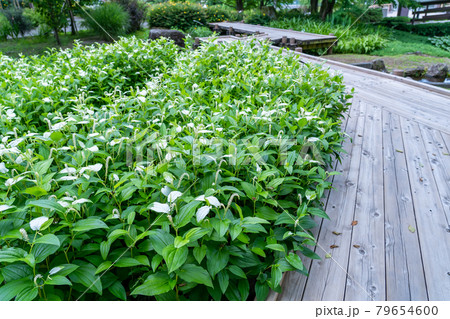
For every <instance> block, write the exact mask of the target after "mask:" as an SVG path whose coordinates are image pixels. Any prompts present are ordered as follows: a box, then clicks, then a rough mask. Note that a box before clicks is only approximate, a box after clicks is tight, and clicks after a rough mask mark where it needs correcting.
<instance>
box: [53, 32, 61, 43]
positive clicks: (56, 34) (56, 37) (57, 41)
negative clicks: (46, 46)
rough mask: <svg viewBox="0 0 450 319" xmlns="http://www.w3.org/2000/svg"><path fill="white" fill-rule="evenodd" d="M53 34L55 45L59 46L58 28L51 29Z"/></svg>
mask: <svg viewBox="0 0 450 319" xmlns="http://www.w3.org/2000/svg"><path fill="white" fill-rule="evenodd" d="M53 33H54V34H55V40H56V43H57V44H58V45H59V46H61V40H60V39H59V30H58V28H54V29H53Z"/></svg>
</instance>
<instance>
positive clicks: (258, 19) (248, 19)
mask: <svg viewBox="0 0 450 319" xmlns="http://www.w3.org/2000/svg"><path fill="white" fill-rule="evenodd" d="M270 21H272V19H271V18H270V17H269V16H268V15H267V14H265V13H262V12H261V11H259V10H253V11H249V12H248V13H246V14H245V17H244V22H245V23H248V24H260V25H268V24H269V23H270Z"/></svg>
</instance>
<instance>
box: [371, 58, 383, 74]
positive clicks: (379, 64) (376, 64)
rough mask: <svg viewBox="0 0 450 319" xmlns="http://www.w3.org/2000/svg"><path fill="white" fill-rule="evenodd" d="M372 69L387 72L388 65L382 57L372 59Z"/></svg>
mask: <svg viewBox="0 0 450 319" xmlns="http://www.w3.org/2000/svg"><path fill="white" fill-rule="evenodd" d="M372 70H376V71H381V72H386V66H385V65H384V61H383V60H382V59H376V60H373V61H372Z"/></svg>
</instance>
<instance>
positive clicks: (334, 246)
mask: <svg viewBox="0 0 450 319" xmlns="http://www.w3.org/2000/svg"><path fill="white" fill-rule="evenodd" d="M338 247H339V246H338V245H331V246H330V248H331V249H335V248H338Z"/></svg>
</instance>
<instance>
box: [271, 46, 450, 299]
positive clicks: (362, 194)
mask: <svg viewBox="0 0 450 319" xmlns="http://www.w3.org/2000/svg"><path fill="white" fill-rule="evenodd" d="M301 58H302V60H304V61H308V62H315V60H317V58H314V60H309V58H308V56H305V55H301ZM325 66H327V65H325ZM328 66H329V67H331V68H332V69H333V70H336V71H337V72H342V73H343V74H344V78H345V82H346V85H347V86H348V87H349V88H351V87H354V88H355V91H356V95H355V96H354V99H353V104H352V106H351V108H350V110H349V112H348V114H347V116H346V121H345V122H344V124H343V125H344V129H345V131H346V132H347V133H348V135H349V136H350V138H351V139H348V140H347V141H346V143H345V144H344V148H345V150H346V152H347V154H345V155H344V156H343V158H342V162H341V163H339V164H337V167H336V170H338V171H340V172H341V173H342V174H341V175H337V176H335V177H334V180H333V187H334V188H335V189H334V190H332V191H331V192H329V193H328V195H327V196H326V198H325V199H324V204H325V207H326V211H327V213H328V215H329V216H330V218H331V220H323V221H321V222H320V226H319V227H317V228H316V229H315V236H316V238H318V244H317V246H316V247H315V248H314V249H315V251H316V253H317V254H318V255H319V256H320V257H321V258H322V259H321V260H314V261H311V260H308V259H305V260H304V262H305V265H306V267H307V268H308V269H309V273H310V276H309V277H305V276H302V275H300V274H298V273H296V272H290V273H288V274H287V275H286V276H285V277H284V279H283V285H282V286H283V291H282V293H281V294H272V295H271V296H270V299H272V300H316V301H318V300H450V226H449V219H450V91H445V90H443V89H435V88H432V87H428V88H427V86H425V85H420V84H416V82H411V81H408V80H404V79H400V78H398V79H397V80H393V79H394V77H392V76H388V75H382V74H380V73H376V72H374V71H369V70H364V69H358V68H356V67H352V66H347V65H344V64H341V63H337V62H331V61H330V62H329V64H328ZM352 224H353V225H352ZM332 247H334V248H332ZM327 254H329V255H328V257H329V256H330V255H331V258H327V257H326V255H327Z"/></svg>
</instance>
